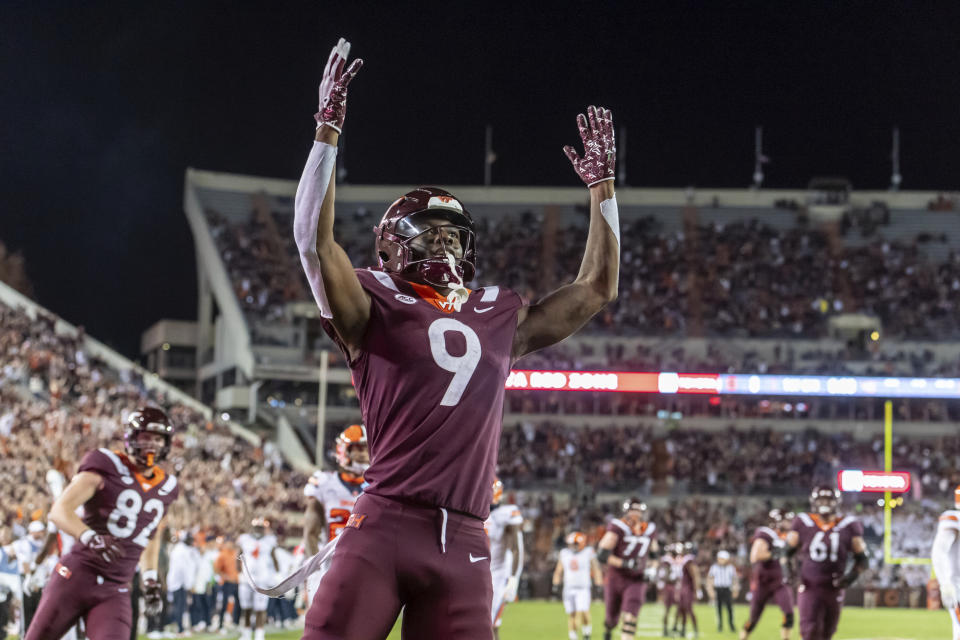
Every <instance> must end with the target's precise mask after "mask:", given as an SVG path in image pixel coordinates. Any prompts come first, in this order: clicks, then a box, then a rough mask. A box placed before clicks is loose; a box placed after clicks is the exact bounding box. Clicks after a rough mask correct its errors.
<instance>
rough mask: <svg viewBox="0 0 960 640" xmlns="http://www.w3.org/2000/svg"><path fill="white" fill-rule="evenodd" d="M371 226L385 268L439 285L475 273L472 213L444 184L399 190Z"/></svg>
mask: <svg viewBox="0 0 960 640" xmlns="http://www.w3.org/2000/svg"><path fill="white" fill-rule="evenodd" d="M374 232H375V233H376V234H377V238H376V249H377V260H378V263H379V265H380V267H381V268H382V269H383V270H384V271H387V272H390V273H396V274H398V275H401V276H402V277H404V278H407V279H411V280H420V281H423V282H426V283H427V284H431V285H434V286H438V287H447V286H448V285H449V284H455V285H458V284H462V285H466V283H468V282H470V281H471V280H473V277H474V276H475V275H476V246H477V244H476V233H475V231H474V225H473V218H472V217H471V216H470V213H469V212H468V211H466V209H464V208H463V206H462V205H461V204H460V202H459V201H458V200H457V198H456V197H454V196H453V195H452V194H451V193H449V192H447V191H444V190H443V189H438V188H436V187H420V188H419V189H415V190H413V191H410V192H409V193H407V194H405V195H403V196H402V197H400V198H399V199H397V200H396V201H395V202H394V203H393V204H391V205H390V207H389V208H388V209H387V211H386V213H384V215H383V219H382V220H381V221H380V224H379V225H377V227H375V228H374ZM448 256H449V257H448ZM451 261H452V262H453V263H454V264H453V265H451ZM458 280H459V282H457V281H458Z"/></svg>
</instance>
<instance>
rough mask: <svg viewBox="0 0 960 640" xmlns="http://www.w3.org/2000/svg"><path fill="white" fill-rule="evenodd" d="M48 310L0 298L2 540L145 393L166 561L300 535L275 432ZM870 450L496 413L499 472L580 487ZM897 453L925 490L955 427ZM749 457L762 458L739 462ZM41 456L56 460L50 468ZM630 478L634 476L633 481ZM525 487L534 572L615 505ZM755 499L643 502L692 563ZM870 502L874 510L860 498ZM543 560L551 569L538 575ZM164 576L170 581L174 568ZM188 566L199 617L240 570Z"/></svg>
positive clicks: (953, 451)
mask: <svg viewBox="0 0 960 640" xmlns="http://www.w3.org/2000/svg"><path fill="white" fill-rule="evenodd" d="M55 320H56V319H55V318H54V317H53V316H49V315H44V314H40V315H39V316H38V317H36V318H31V317H30V316H29V315H28V314H27V313H26V312H24V311H22V310H19V309H12V308H9V307H4V306H0V455H2V459H3V461H4V464H3V465H0V499H2V505H3V507H2V509H3V511H2V527H0V540H2V541H3V542H4V544H6V541H7V540H12V539H20V540H22V539H24V538H25V537H26V536H28V535H29V533H28V529H29V525H30V523H31V522H34V521H36V522H43V521H44V520H45V518H46V514H47V513H48V511H49V508H50V505H51V503H52V499H53V495H52V486H51V485H56V484H57V482H58V481H57V479H56V478H57V476H58V475H59V476H60V477H61V478H62V479H68V478H69V477H70V476H71V475H72V474H73V473H74V472H75V470H76V466H77V464H78V462H79V458H80V457H81V456H82V455H83V454H84V453H85V452H86V451H88V450H90V449H92V448H95V447H100V446H107V447H114V448H116V447H118V446H119V445H120V440H119V438H120V435H121V431H120V428H121V424H122V421H123V419H124V417H125V415H126V413H127V412H128V411H129V410H130V409H131V408H133V407H136V406H138V405H142V404H144V403H150V402H153V403H158V404H160V405H162V406H164V407H165V408H166V409H167V410H168V412H169V413H170V415H171V417H172V418H173V419H174V421H175V423H176V424H177V425H178V428H179V431H178V434H177V436H176V438H175V441H174V447H173V451H172V453H171V456H170V458H169V460H168V462H167V466H169V467H170V468H171V470H172V471H174V472H175V473H177V475H178V477H179V478H180V482H181V487H182V494H181V498H180V500H178V501H177V502H176V503H175V504H174V505H173V507H172V508H171V511H170V514H169V527H168V533H167V534H166V538H165V540H166V548H165V550H164V552H163V553H164V557H165V558H167V560H165V562H167V563H168V566H169V563H171V562H174V558H175V557H176V554H174V549H175V548H177V545H180V544H183V543H184V542H185V540H187V539H189V540H191V541H193V545H192V546H193V548H194V549H195V550H196V553H198V554H200V556H199V557H202V558H206V559H207V560H209V561H210V563H213V562H216V560H217V558H218V557H220V556H224V554H226V555H225V556H224V557H227V556H230V554H234V553H235V549H233V547H231V545H230V542H229V539H230V538H232V537H234V536H236V535H237V534H239V533H241V532H243V531H244V530H245V529H246V528H247V526H248V524H249V522H250V519H251V517H252V516H253V515H255V514H256V515H268V516H269V517H270V518H271V520H272V521H273V523H274V525H273V526H274V530H275V532H276V533H277V534H278V536H279V537H280V538H281V539H286V540H288V541H290V540H298V539H299V535H300V531H299V529H298V525H297V524H295V523H294V522H293V521H292V520H290V521H288V520H289V519H290V516H291V515H292V514H298V513H302V511H303V507H304V503H303V497H302V487H303V485H304V483H305V480H306V478H305V477H303V476H301V475H299V474H297V473H295V472H292V471H290V470H289V469H288V468H286V467H285V466H284V465H283V462H282V460H281V459H280V457H279V455H278V454H277V452H276V449H275V448H274V447H273V445H272V444H270V443H263V444H262V445H261V446H253V445H251V444H249V443H248V442H247V441H246V440H244V439H242V438H238V437H235V436H234V435H233V434H232V433H231V432H230V430H229V429H228V427H227V426H226V425H223V424H221V423H219V422H217V421H215V420H214V421H211V420H207V419H205V418H204V417H203V416H202V415H201V414H199V413H197V412H196V411H194V410H192V409H190V408H189V407H187V406H184V405H181V404H177V403H175V402H170V401H169V399H168V398H164V397H162V396H159V395H157V394H155V393H152V392H150V391H148V390H147V389H146V387H145V385H144V384H143V380H142V379H141V378H140V377H139V375H138V374H137V373H136V372H135V371H133V370H116V369H113V368H111V367H110V366H108V365H107V364H106V363H104V362H101V361H98V360H96V359H95V358H92V357H91V356H90V355H89V354H88V353H87V350H86V349H85V348H84V339H85V336H84V333H83V330H82V329H80V330H78V331H77V332H75V333H62V332H57V331H56V330H55ZM879 454H880V448H879V443H878V441H876V440H873V441H868V442H860V441H855V440H853V439H852V438H850V437H849V436H839V435H830V434H826V433H821V432H818V431H816V430H807V431H805V432H803V433H792V434H791V433H785V434H781V433H777V432H773V431H770V430H765V431H750V432H744V431H739V432H738V431H736V430H732V429H731V430H730V431H727V432H721V433H709V432H703V431H696V430H675V431H672V432H669V433H666V434H661V435H657V434H656V433H654V430H653V429H652V428H651V427H644V426H637V427H630V428H608V429H590V428H569V427H562V426H559V425H555V424H551V423H540V424H533V423H524V424H521V425H517V426H513V427H511V426H508V427H507V428H505V430H504V434H503V440H502V445H501V454H500V471H501V477H502V478H503V480H504V481H505V483H506V484H507V485H508V486H509V487H521V488H524V489H528V488H534V487H547V488H559V489H566V490H570V491H572V493H573V494H574V495H579V496H590V495H594V494H595V493H596V492H598V491H602V490H615V491H637V492H639V493H641V494H651V493H652V494H657V493H664V494H671V493H672V492H676V494H678V495H679V494H682V493H685V492H689V493H700V494H711V493H712V494H718V495H719V494H725V493H730V492H737V493H742V494H754V495H760V494H770V493H788V492H789V491H788V489H789V488H791V486H792V487H796V486H804V487H806V486H809V483H810V482H811V479H812V478H816V477H824V478H828V477H832V476H833V475H834V474H835V472H836V469H837V468H839V465H840V461H843V463H844V465H846V464H851V463H856V464H858V465H862V466H868V465H869V464H874V463H876V460H877V457H878V456H879ZM895 455H896V458H895V464H900V463H902V464H904V465H906V464H909V463H911V462H912V461H916V460H922V461H923V462H922V466H921V468H919V469H917V470H916V471H917V472H918V473H920V474H921V475H920V478H921V480H920V483H919V484H920V485H921V487H922V488H923V489H924V490H926V491H929V492H930V494H931V495H933V494H937V495H942V494H943V493H944V492H945V487H947V486H948V485H950V483H953V482H955V480H956V479H955V478H953V477H952V475H951V473H952V461H953V460H954V459H955V458H956V457H957V456H960V439H957V438H942V439H939V440H936V441H928V440H922V439H903V440H901V441H898V443H897V446H896V448H895ZM748 458H749V459H751V460H754V461H756V460H760V461H763V464H761V465H756V464H752V465H744V464H743V460H744V459H748ZM51 470H55V471H56V472H58V473H55V474H54V475H53V476H51ZM638 478H642V479H643V480H642V481H640V482H639V486H638V481H637V479H638ZM528 495H535V496H536V497H534V498H531V499H530V502H529V504H527V503H524V509H525V511H526V513H527V517H528V520H527V524H526V525H525V530H526V535H527V537H528V538H529V544H530V546H529V548H530V549H532V550H533V551H532V554H531V557H530V567H529V570H528V571H529V576H530V579H531V580H542V579H545V578H544V577H543V576H545V575H546V573H548V572H549V569H550V568H551V567H552V563H553V562H554V558H555V551H556V548H557V542H558V540H559V539H560V538H561V537H562V535H563V534H564V533H565V532H566V531H568V530H569V529H570V528H571V527H573V526H576V527H577V528H583V529H586V530H588V531H589V532H592V536H593V538H592V539H595V538H596V537H597V535H598V534H599V533H600V527H602V525H603V524H604V522H605V519H606V518H608V517H609V514H610V513H615V509H614V508H613V507H612V506H611V505H606V504H598V503H596V502H594V501H592V500H589V499H588V500H586V501H582V502H578V503H577V504H576V508H575V509H563V510H560V509H557V508H556V507H555V506H554V503H553V499H554V498H553V493H552V492H549V491H547V492H539V493H538V494H528ZM748 504H749V505H750V506H747V505H748ZM757 504H758V503H756V502H753V503H748V502H745V501H738V502H737V503H730V502H724V501H722V500H721V501H715V500H706V499H702V498H699V499H689V500H683V501H676V502H673V503H671V505H670V506H669V507H668V508H664V509H661V510H655V511H654V515H653V517H655V518H658V519H659V522H660V523H661V525H660V526H661V530H662V531H664V532H665V534H664V535H665V537H666V538H669V539H684V540H686V541H690V542H693V543H695V544H696V545H697V546H698V548H699V553H700V558H701V560H702V561H703V562H707V561H708V560H709V559H710V558H711V557H712V553H713V552H714V551H716V550H717V549H720V548H724V549H729V550H731V551H732V552H735V554H736V555H737V557H738V558H739V562H740V565H741V570H742V569H743V568H744V562H745V561H744V557H745V553H746V546H745V545H746V540H747V537H748V536H749V534H750V532H751V531H752V527H753V526H754V523H755V521H756V518H757V517H758V515H757V514H760V515H761V516H762V513H763V509H762V508H760V507H759V506H757ZM865 517H870V513H869V511H866V512H865ZM928 520H929V515H923V514H921V515H917V516H914V517H912V518H911V519H910V520H908V521H906V522H905V523H903V524H898V527H900V526H903V527H907V528H909V529H910V532H912V533H910V535H911V536H914V538H912V539H915V540H918V539H920V538H918V537H916V536H917V535H919V533H918V532H920V531H926V530H927V529H929V526H928V525H930V522H928ZM873 530H878V529H877V527H873ZM930 530H932V529H930ZM215 537H217V538H219V539H218V541H217V542H213V540H214V538H215ZM914 546H916V545H914ZM922 546H923V545H922V544H920V546H919V547H917V549H912V552H919V549H920V548H921V547H922ZM906 551H907V552H911V550H910V549H908V550H906ZM191 557H193V556H191ZM201 564H202V565H203V566H206V564H208V563H207V562H204V563H201ZM228 564H229V563H228ZM198 566H199V565H198ZM541 569H543V570H544V571H545V572H546V573H543V575H541V573H540V570H541ZM231 573H234V575H233V577H232V578H231V576H230V574H231ZM173 575H174V574H173V573H171V574H169V575H168V580H171V581H173V580H175V579H176V578H173V577H170V576H173ZM191 576H192V577H191V579H190V582H193V583H194V584H193V586H190V585H188V584H186V582H185V583H184V584H181V585H177V584H173V583H171V584H170V585H168V586H171V587H177V589H175V590H179V589H181V588H182V589H187V590H188V591H189V593H190V594H191V595H190V600H189V601H190V606H191V608H192V609H193V611H194V613H192V614H191V615H192V617H191V618H190V619H191V620H193V623H194V624H198V621H200V622H202V623H203V624H205V625H209V624H210V623H211V621H212V620H213V619H214V615H213V602H212V601H211V600H210V598H211V597H212V594H213V593H215V591H213V590H212V589H211V590H206V589H207V588H206V587H204V586H203V585H204V584H207V585H208V586H209V585H213V584H216V583H221V582H224V581H225V580H226V581H229V580H230V579H233V580H235V579H236V576H235V567H234V568H233V569H232V570H230V569H228V568H226V566H225V565H224V564H223V562H221V563H220V568H219V569H216V570H214V571H212V572H206V573H204V574H203V575H201V574H200V572H197V573H194V574H191ZM921 578H922V576H920V575H919V574H918V575H916V576H913V575H911V574H910V573H909V572H901V571H900V570H899V569H896V568H891V567H879V568H878V569H877V570H875V572H874V573H873V574H871V578H870V580H871V581H872V582H869V583H868V584H874V583H875V584H877V585H881V586H885V585H899V584H903V585H908V584H909V585H910V586H913V585H914V584H916V583H917V582H918V581H920V580H921ZM7 602H9V601H7ZM178 602H179V600H178ZM183 602H184V603H186V602H187V599H186V597H185V598H184V600H183ZM223 602H225V600H224V599H222V600H221V604H223ZM171 607H173V605H171ZM175 611H180V610H179V609H175ZM221 611H222V609H221ZM222 615H223V614H222V613H221V616H222ZM274 617H275V618H277V619H279V620H284V619H285V620H287V621H289V614H288V613H284V614H281V613H276V612H275V615H274ZM183 619H184V618H183V617H182V616H181V617H180V620H181V621H182V620H183Z"/></svg>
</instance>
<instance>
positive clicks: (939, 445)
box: [498, 421, 960, 499]
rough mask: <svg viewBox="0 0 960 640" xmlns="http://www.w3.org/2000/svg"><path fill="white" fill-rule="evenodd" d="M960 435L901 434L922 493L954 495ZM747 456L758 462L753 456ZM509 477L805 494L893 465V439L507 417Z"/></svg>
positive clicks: (514, 482)
mask: <svg viewBox="0 0 960 640" xmlns="http://www.w3.org/2000/svg"><path fill="white" fill-rule="evenodd" d="M957 459H960V437H957V436H944V437H939V438H913V437H910V438H904V437H898V438H896V439H895V441H894V445H893V466H894V468H896V469H903V470H907V471H910V472H911V473H912V475H913V477H914V483H915V485H917V484H919V487H917V488H916V489H915V490H916V491H918V493H919V495H921V496H922V495H926V496H929V497H944V499H947V498H948V497H949V495H950V493H951V491H952V490H953V487H955V486H956V485H957V483H958V481H960V476H958V475H957V473H958V472H957V470H956V460H957ZM746 460H749V461H750V464H744V462H745V461H746ZM498 464H499V469H500V477H501V479H502V480H503V481H504V483H505V484H507V486H509V487H512V488H531V487H534V486H538V487H544V488H553V489H563V490H567V491H583V490H586V491H588V492H597V491H610V492H635V493H637V494H639V495H651V494H653V495H666V494H672V495H685V494H689V493H692V494H713V495H768V496H769V495H780V496H790V495H799V496H802V495H804V494H805V492H806V491H807V490H808V489H809V487H810V485H811V483H814V482H820V481H822V482H828V483H832V482H834V481H835V480H836V477H837V472H838V471H840V470H841V469H880V468H883V438H882V437H881V436H876V437H874V438H872V439H869V440H856V439H854V437H853V436H852V435H850V434H849V433H828V432H825V431H820V430H817V429H815V428H812V427H810V428H806V429H804V430H803V431H786V432H784V431H775V430H773V429H769V428H767V429H750V430H746V429H736V428H734V427H733V425H731V426H730V427H729V428H727V429H725V430H723V431H707V430H703V429H691V428H675V429H671V430H669V431H667V432H657V431H655V429H654V427H653V426H651V425H647V426H642V425H639V426H630V427H603V428H595V427H585V426H578V427H569V426H563V425H560V424H556V423H551V422H538V423H534V422H529V421H525V422H522V423H520V424H516V425H513V426H511V425H505V428H504V430H503V434H502V436H501V440H500V456H499V463H498Z"/></svg>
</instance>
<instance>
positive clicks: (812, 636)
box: [787, 485, 868, 640]
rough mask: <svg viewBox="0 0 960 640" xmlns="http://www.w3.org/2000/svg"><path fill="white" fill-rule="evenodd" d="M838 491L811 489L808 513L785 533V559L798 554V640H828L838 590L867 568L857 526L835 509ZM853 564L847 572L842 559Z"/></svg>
mask: <svg viewBox="0 0 960 640" xmlns="http://www.w3.org/2000/svg"><path fill="white" fill-rule="evenodd" d="M839 505H840V492H839V491H837V490H836V489H834V488H833V487H830V486H827V485H817V486H816V487H814V488H813V491H812V492H811V493H810V512H809V513H801V514H800V515H799V516H797V517H796V518H795V519H794V521H793V526H792V527H791V530H790V532H789V533H788V534H787V558H788V560H789V559H790V558H791V557H792V556H793V555H794V554H796V553H797V551H799V559H800V586H799V587H798V589H797V609H798V610H799V612H800V637H801V638H803V640H830V638H832V637H833V634H834V633H836V631H837V623H838V622H839V621H840V611H841V610H842V609H843V595H844V590H845V589H846V588H847V587H849V586H850V585H851V584H853V583H854V582H855V581H856V579H857V577H858V576H859V575H860V574H861V573H862V572H863V571H865V570H866V569H867V565H868V561H867V547H866V544H865V543H864V541H863V524H862V523H861V522H860V521H859V520H857V519H856V518H855V517H853V516H850V515H848V516H844V517H841V516H840V514H839V513H838V511H837V508H838V506H839ZM850 556H853V564H852V566H851V567H850V569H849V570H848V569H847V560H848V558H849V557H850Z"/></svg>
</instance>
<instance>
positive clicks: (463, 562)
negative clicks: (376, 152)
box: [294, 40, 619, 640]
mask: <svg viewBox="0 0 960 640" xmlns="http://www.w3.org/2000/svg"><path fill="white" fill-rule="evenodd" d="M348 54H349V43H347V42H345V41H343V40H341V41H340V42H339V43H338V44H337V46H335V47H334V48H333V51H331V54H330V58H329V60H328V62H327V65H326V69H325V71H324V74H323V79H322V81H321V84H320V109H319V112H318V113H317V114H316V115H315V116H314V117H315V119H316V121H317V132H316V136H315V141H314V143H313V147H312V150H311V152H310V156H309V157H308V159H307V165H306V167H305V169H304V172H303V176H302V177H301V179H300V184H299V186H298V189H297V196H296V200H295V204H294V211H295V216H294V235H295V238H296V241H297V247H298V249H299V251H300V260H301V264H302V265H303V268H304V271H305V272H306V276H307V281H308V282H309V284H310V288H311V291H312V293H313V295H314V298H315V300H316V302H317V304H318V306H319V308H320V314H321V316H322V318H323V326H324V328H325V330H326V331H327V333H328V334H329V335H330V336H331V337H332V338H333V339H334V340H335V341H336V342H337V344H338V345H339V346H340V348H341V350H342V351H343V353H344V355H345V357H346V359H347V362H348V364H349V367H350V370H351V373H352V375H353V381H354V384H355V386H356V389H357V395H358V397H359V400H360V408H361V412H362V414H363V421H364V424H365V425H366V427H367V439H368V444H369V449H370V467H369V469H368V470H367V471H366V473H365V474H364V478H365V480H366V482H367V483H368V485H367V487H366V489H365V491H364V494H363V495H362V496H360V497H359V498H358V499H357V502H356V505H355V506H354V509H353V516H352V517H351V519H350V521H349V522H348V524H347V526H346V527H345V528H344V530H343V532H342V533H341V534H340V535H339V536H338V538H337V545H336V548H335V552H334V554H333V557H332V560H331V564H330V569H329V571H328V572H327V573H326V574H325V575H324V576H323V579H322V580H321V582H320V586H319V588H318V591H317V595H316V597H315V598H314V600H313V604H312V606H311V608H310V610H309V611H308V613H307V616H306V622H305V630H304V638H308V639H310V640H317V639H320V638H324V639H326V638H349V639H350V640H367V639H377V638H385V637H386V636H387V634H388V633H389V632H390V629H391V627H392V626H393V623H394V621H395V620H396V618H397V616H398V615H399V612H400V609H401V607H403V608H404V615H403V627H402V635H403V637H405V638H418V639H426V640H429V639H430V638H458V639H459V640H470V639H473V638H478V639H479V638H482V639H483V640H489V638H490V637H491V636H492V633H493V631H492V628H491V612H490V603H491V599H492V588H491V579H490V564H489V563H490V557H489V556H490V550H489V548H488V547H487V539H486V535H485V534H484V530H483V521H484V520H485V519H486V517H487V515H488V511H489V505H490V499H491V487H492V486H493V479H494V471H495V466H496V458H497V445H498V442H499V438H500V428H501V422H502V412H503V399H504V384H505V382H506V378H507V376H508V374H509V371H510V368H511V365H512V364H513V363H514V362H515V361H516V360H517V359H518V358H520V357H522V356H523V355H525V354H527V353H530V352H532V351H535V350H537V349H540V348H543V347H546V346H548V345H551V344H554V343H556V342H559V341H560V340H563V339H564V338H566V337H567V336H569V335H571V334H572V333H574V332H575V331H576V330H577V329H579V328H580V327H581V326H583V325H584V324H585V323H586V322H587V321H588V320H589V319H590V318H591V317H592V316H593V315H595V314H596V313H597V312H599V311H600V310H601V309H602V308H603V307H604V306H605V305H606V304H608V303H609V302H610V301H612V300H613V299H614V298H615V297H616V292H617V277H618V263H619V223H618V219H617V211H616V200H615V199H614V196H613V178H614V159H615V156H616V149H615V145H614V139H613V118H612V116H611V114H610V112H609V111H607V110H604V109H597V108H595V107H591V108H590V109H589V110H588V116H584V115H581V116H579V117H578V119H577V125H578V128H579V129H580V134H581V138H582V139H583V142H584V149H585V155H584V156H583V157H579V156H578V155H577V154H576V153H575V152H574V150H573V149H572V148H569V147H567V148H566V149H565V153H566V154H567V156H568V157H569V158H570V160H571V162H573V165H574V169H575V170H576V172H577V173H578V174H579V176H580V178H581V179H582V180H583V181H584V183H585V184H586V186H587V187H588V188H589V197H590V210H591V213H590V227H589V232H588V235H587V239H586V251H585V253H584V257H583V263H582V266H581V270H580V274H579V275H578V276H577V278H576V280H575V281H574V282H572V283H570V284H568V285H566V286H564V287H562V288H560V289H559V290H557V291H554V292H553V293H551V294H549V295H547V296H546V297H545V298H543V299H542V300H540V301H539V302H537V303H536V304H531V305H527V304H525V303H524V301H523V300H521V298H520V296H518V295H517V294H516V293H514V292H513V291H510V290H508V289H505V288H500V287H496V286H487V287H483V288H481V289H477V290H473V291H471V290H469V289H468V288H467V285H468V284H469V283H470V281H471V279H472V278H473V275H474V272H475V269H476V260H477V251H476V246H477V245H476V237H475V230H474V225H473V219H472V217H471V215H470V213H469V212H468V210H467V207H466V206H465V205H464V204H463V203H462V202H461V201H460V200H459V199H457V198H456V197H455V196H454V195H452V194H450V193H448V192H446V191H444V190H442V189H437V188H427V187H423V188H420V189H415V190H413V191H411V192H409V193H407V194H405V195H403V196H401V197H400V198H399V199H397V200H396V201H395V202H394V203H393V204H391V205H390V206H389V207H388V208H387V212H386V214H385V215H384V217H383V220H382V221H381V223H380V225H379V226H378V227H377V228H376V229H375V232H376V240H375V244H376V251H377V261H378V264H377V266H376V267H374V268H372V269H355V268H354V266H353V265H352V264H351V263H350V261H349V258H348V257H347V254H346V253H345V252H344V250H343V249H342V248H341V247H340V245H338V244H337V242H336V240H335V238H334V235H333V220H334V200H335V198H334V192H335V184H334V181H333V174H334V170H335V165H336V152H337V147H336V145H337V142H338V139H339V134H340V131H341V130H342V127H343V123H344V118H345V112H346V97H347V85H348V84H349V83H350V82H351V81H352V80H353V78H354V76H355V75H356V74H357V72H358V71H359V70H360V67H361V64H362V62H361V61H360V60H355V61H353V63H352V64H350V65H349V66H347V57H348ZM530 117H536V114H530ZM408 151H409V150H402V152H401V150H400V149H389V148H388V149H387V150H386V152H389V153H392V154H395V155H396V156H397V157H398V158H400V157H402V155H403V153H406V152H408ZM438 161H439V162H442V159H438Z"/></svg>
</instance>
